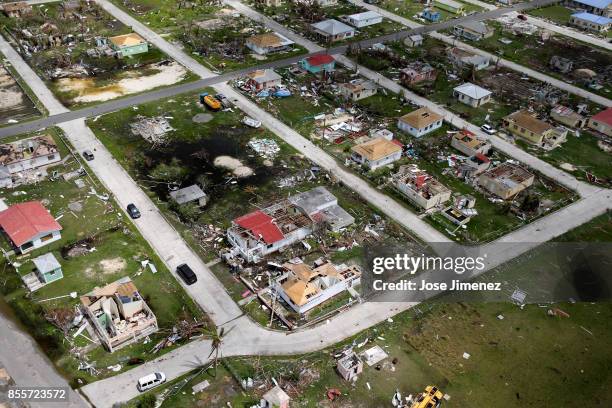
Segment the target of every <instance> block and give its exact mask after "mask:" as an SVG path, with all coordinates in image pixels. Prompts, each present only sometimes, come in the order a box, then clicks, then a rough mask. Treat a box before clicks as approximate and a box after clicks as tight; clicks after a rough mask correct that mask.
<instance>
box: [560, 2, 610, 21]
mask: <svg viewBox="0 0 612 408" xmlns="http://www.w3.org/2000/svg"><path fill="white" fill-rule="evenodd" d="M563 4H565V5H566V6H567V7H570V8H573V9H577V10H584V11H586V12H588V13H591V14H596V15H598V16H604V17H610V18H612V0H564V1H563Z"/></svg>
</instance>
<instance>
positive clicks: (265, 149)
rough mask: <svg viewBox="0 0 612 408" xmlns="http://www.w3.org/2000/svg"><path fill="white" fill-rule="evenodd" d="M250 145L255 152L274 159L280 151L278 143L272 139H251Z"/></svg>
mask: <svg viewBox="0 0 612 408" xmlns="http://www.w3.org/2000/svg"><path fill="white" fill-rule="evenodd" d="M248 145H249V147H250V148H251V149H253V150H254V151H255V153H257V154H258V155H260V156H261V157H264V158H266V159H274V158H275V157H276V155H277V154H278V152H280V147H278V143H276V141H275V140H272V139H251V140H250V141H249V143H248Z"/></svg>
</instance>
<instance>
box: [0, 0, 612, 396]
mask: <svg viewBox="0 0 612 408" xmlns="http://www.w3.org/2000/svg"><path fill="white" fill-rule="evenodd" d="M98 3H99V4H101V6H102V7H104V8H105V9H106V10H107V11H108V12H110V13H111V14H112V15H113V16H115V18H117V19H118V20H120V21H122V22H123V23H124V24H126V25H129V26H132V27H133V29H134V31H136V32H138V33H139V34H140V35H142V36H143V37H144V38H146V39H147V40H148V41H150V42H151V43H153V44H155V45H156V46H157V47H158V48H160V49H162V50H163V51H164V52H166V53H167V54H168V55H169V56H171V57H172V58H174V59H176V60H177V61H179V62H180V63H181V64H183V65H184V66H186V67H187V68H188V69H190V70H191V71H192V72H194V73H196V74H197V75H199V76H200V77H201V78H202V79H203V80H210V81H211V82H210V83H207V85H214V86H215V89H216V90H217V91H219V92H222V93H224V94H226V95H227V96H229V97H230V98H231V99H233V100H235V104H236V105H237V107H238V108H240V109H241V110H243V111H244V112H245V113H246V114H247V115H250V116H254V117H257V118H258V119H259V120H261V121H262V123H263V124H264V126H266V127H267V128H269V129H270V130H271V131H272V132H274V133H275V134H277V135H278V136H279V137H281V138H282V139H283V140H285V141H286V142H287V143H289V144H290V145H292V146H293V147H295V148H296V149H297V150H299V151H300V152H302V153H303V154H304V155H306V156H307V157H310V158H311V159H312V160H313V161H314V162H316V163H317V164H319V165H321V166H322V167H323V168H325V169H326V170H328V171H329V172H331V173H332V174H334V175H335V176H336V177H338V178H340V179H342V180H343V181H344V182H345V184H346V185H347V186H348V187H349V188H351V189H353V190H354V191H356V192H357V193H358V194H360V195H361V196H362V197H364V199H366V200H367V201H368V202H370V203H371V204H372V205H374V206H375V207H377V208H379V209H380V210H381V211H383V212H384V213H385V214H386V215H388V216H389V217H391V218H392V219H394V220H396V221H397V222H399V223H400V224H402V225H404V226H405V227H406V228H408V229H410V230H411V231H413V232H414V233H415V234H416V235H418V236H419V237H420V238H421V239H422V240H423V241H425V242H445V241H448V239H447V238H446V237H445V236H444V235H442V234H441V233H440V232H438V231H437V230H435V229H433V228H432V227H431V226H430V225H429V224H427V223H425V222H423V221H422V220H420V219H418V217H416V216H415V215H414V214H413V213H411V212H410V211H408V210H406V208H405V207H404V206H402V205H400V204H399V203H397V202H396V201H395V200H393V199H391V198H389V197H387V196H386V195H384V194H382V193H380V192H379V191H377V190H376V189H374V188H372V187H371V186H369V184H368V183H366V182H365V181H363V180H362V179H360V178H359V177H357V176H355V175H354V174H352V173H350V172H348V171H347V170H346V169H344V168H343V167H342V166H340V165H339V164H338V163H337V162H336V161H335V160H334V159H333V158H331V157H330V156H328V155H327V154H326V153H325V152H324V151H322V150H321V149H320V148H318V147H317V146H315V145H314V144H312V143H311V142H310V141H309V140H307V139H305V138H304V137H302V136H301V135H299V134H298V133H297V132H295V131H294V130H293V129H291V128H290V127H288V126H287V125H285V124H284V123H282V122H280V121H279V120H278V119H276V118H275V117H273V116H272V115H270V114H269V113H267V112H265V111H263V110H262V109H261V108H259V107H258V106H257V105H255V104H254V103H253V102H251V101H250V100H248V99H247V98H246V97H244V96H243V95H242V94H240V93H238V92H236V91H235V90H234V89H233V88H231V87H230V86H229V85H228V84H226V83H225V82H226V81H227V80H228V79H231V75H230V76H228V77H225V76H215V75H214V74H213V73H211V72H210V71H209V70H207V69H206V68H205V67H203V66H202V65H200V64H199V63H198V62H197V61H195V60H194V59H193V58H191V57H190V56H188V55H187V54H185V53H184V52H183V51H181V50H180V49H179V48H178V47H176V46H174V45H172V44H170V43H168V42H167V41H165V40H164V39H163V38H162V37H160V36H159V35H157V34H155V33H154V32H153V31H152V30H150V29H149V28H148V27H146V26H145V25H143V24H142V23H140V22H138V21H137V20H135V19H134V18H133V17H131V16H130V15H129V14H127V13H125V12H124V11H122V10H121V9H119V8H117V7H116V6H114V5H113V4H111V3H109V2H108V1H106V0H98ZM227 3H230V4H232V3H238V4H240V6H238V5H237V4H236V8H237V9H239V10H240V8H242V10H245V7H246V6H244V5H243V4H241V3H239V2H237V1H235V0H227ZM239 7H240V8H239ZM249 10H250V9H249ZM242 12H243V13H244V14H247V15H249V14H252V13H256V12H253V11H248V12H246V11H242ZM262 21H263V22H264V23H265V20H262ZM269 24H271V23H270V22H267V24H266V25H269ZM279 31H280V30H279ZM285 31H286V29H285ZM283 34H284V32H283ZM291 35H292V36H294V37H293V38H296V39H298V40H299V41H300V42H299V43H300V44H302V45H305V46H306V45H307V47H306V48H307V49H308V50H309V51H310V52H321V49H320V47H319V46H317V45H316V44H313V43H308V42H307V40H305V39H303V38H301V37H300V36H298V35H297V34H295V33H291ZM290 38H291V37H290ZM293 38H292V39H293ZM296 42H298V41H296ZM6 47H8V48H10V45H8V44H7V43H6V42H5V41H4V40H3V39H1V38H0V50H2V52H3V53H5V55H6V56H7V58H8V59H9V60H10V61H11V63H12V64H13V65H14V66H16V67H18V69H19V72H20V73H21V74H22V76H23V77H24V79H26V81H27V83H28V85H29V86H30V87H31V88H32V89H33V91H34V92H35V93H36V94H37V95H38V96H39V98H40V99H41V102H42V103H43V104H44V105H45V106H46V107H47V109H48V110H49V112H50V114H51V115H52V116H51V117H53V115H68V114H70V113H71V112H69V111H68V110H67V109H66V108H65V107H63V106H62V105H61V104H60V103H59V102H58V101H57V100H56V99H55V97H54V96H53V94H52V93H51V92H50V91H49V90H48V89H47V87H46V85H45V84H44V82H43V81H42V80H41V79H40V78H38V76H36V74H35V73H34V71H33V70H32V69H31V68H30V67H29V66H28V65H27V64H26V63H25V62H24V61H23V60H22V59H21V57H20V56H19V54H17V53H16V52H14V50H13V51H12V52H11V50H12V49H10V50H9V49H7V48H6ZM343 49H344V48H342V49H339V50H337V52H335V53H338V52H340V51H342V50H343ZM299 58H302V57H299ZM338 58H339V60H340V62H341V63H344V64H346V65H349V64H353V63H352V62H351V61H350V60H348V59H347V58H346V57H344V56H338ZM279 66H280V65H279ZM252 69H253V68H251V69H250V70H252ZM360 71H361V72H362V73H363V74H364V75H366V76H367V77H370V78H377V80H378V82H379V83H380V84H381V85H382V86H385V87H386V88H388V89H390V90H393V89H396V91H399V90H401V89H400V88H397V87H399V85H397V84H396V83H394V82H392V81H390V80H388V79H386V78H384V77H376V75H378V74H377V73H373V72H371V71H368V70H366V69H365V68H363V67H360ZM225 78H227V79H225ZM201 83H202V82H200V83H198V85H200V86H199V87H195V85H189V84H186V86H185V88H184V89H190V90H195V89H198V88H201V86H202V85H201ZM194 84H195V83H194ZM187 85H189V86H187ZM190 87H194V88H193V89H192V88H190ZM156 92H158V93H156V94H155V95H156V96H157V97H158V98H162V97H164V96H163V95H164V94H163V90H160V91H156ZM151 94H152V93H148V94H147V95H151ZM174 94H176V93H174ZM170 95H172V94H170ZM411 98H414V100H415V102H417V103H419V104H423V105H425V104H431V102H429V101H427V100H426V99H417V98H418V97H417V96H416V95H412V96H411ZM125 100H128V98H124V99H122V100H119V101H117V102H121V101H125ZM135 100H136V99H129V101H130V102H131V104H134V103H141V102H134V101H135ZM144 101H146V99H143V102H144ZM123 103H125V102H123ZM102 105H109V103H107V104H102ZM119 106H120V105H116V106H114V109H112V110H116V109H120V107H119ZM127 106H130V105H127ZM432 106H433V105H432ZM433 107H434V108H435V109H436V110H438V111H441V112H442V113H443V114H444V115H445V118H446V119H447V120H449V121H451V122H452V123H454V124H457V125H458V126H461V124H464V125H465V126H468V127H470V126H471V128H470V129H472V128H474V126H473V125H470V124H468V123H467V122H466V123H462V122H459V120H460V118H455V117H452V116H448V115H452V114H450V112H446V111H444V110H441V108H440V107H437V106H433ZM108 109H110V107H109V108H108ZM110 111H111V110H99V111H98V113H94V111H88V113H87V114H84V113H85V112H80V113H79V114H77V115H75V116H74V117H70V116H65V118H66V119H67V120H62V121H60V122H58V123H59V124H60V127H61V128H62V129H63V130H64V132H65V134H66V136H67V138H68V139H69V140H70V142H71V143H72V144H73V145H74V147H75V148H76V149H77V151H82V150H84V149H91V150H95V151H96V160H94V161H93V162H90V166H91V169H92V170H93V172H94V173H95V174H96V175H97V176H98V178H99V179H100V180H101V181H102V182H103V183H104V184H105V186H106V187H107V188H108V189H109V191H111V192H112V193H113V195H114V197H115V199H116V200H117V202H118V203H119V204H120V205H121V206H122V207H125V205H126V204H127V203H128V202H135V203H136V204H137V206H138V207H139V208H140V209H141V211H142V213H143V217H142V218H141V219H140V220H136V222H135V223H136V226H137V227H138V229H139V230H140V232H141V233H142V235H143V236H144V237H145V238H146V239H147V240H148V242H149V243H150V244H151V246H152V247H153V248H154V250H155V251H156V252H157V253H158V254H159V256H160V257H161V259H163V260H164V262H165V263H166V264H167V265H168V267H169V268H170V269H171V270H174V267H175V266H176V265H177V264H178V263H179V262H184V261H185V260H187V261H188V263H190V265H192V267H193V269H194V270H195V271H196V273H197V274H198V277H199V284H198V285H197V286H193V287H186V290H187V291H188V293H189V294H190V296H192V297H193V298H194V300H195V301H196V302H197V303H198V304H199V305H200V306H201V307H202V308H203V309H204V310H205V311H206V312H207V313H208V314H209V315H210V317H211V319H212V320H213V321H214V322H215V324H217V326H224V327H227V328H228V334H227V335H226V336H225V338H224V340H223V344H222V347H221V353H222V355H223V356H233V355H282V354H299V353H305V352H309V351H315V350H319V349H321V348H324V347H327V346H330V345H333V344H334V343H336V342H338V341H341V340H342V339H344V338H347V337H350V336H352V335H354V334H357V333H359V332H360V331H362V330H364V329H366V328H368V327H371V326H373V325H375V324H377V323H379V322H381V321H384V320H385V319H387V318H388V317H391V316H393V315H395V314H397V313H399V312H401V311H404V310H407V309H409V308H410V307H412V306H414V303H376V302H367V303H362V304H358V305H356V306H355V307H353V308H351V309H349V310H348V311H346V312H344V313H343V314H342V315H341V316H339V317H336V318H333V319H332V320H331V322H330V323H329V324H323V325H320V326H316V327H313V328H309V329H305V330H301V331H297V332H295V333H292V334H287V333H281V332H277V331H272V330H268V329H266V328H264V327H261V326H259V325H257V324H256V323H254V322H253V321H252V320H250V319H249V318H248V317H246V316H244V315H243V314H242V312H241V310H240V309H239V308H238V306H237V305H236V304H235V303H234V302H233V301H232V299H231V298H230V297H229V295H228V294H227V292H225V289H224V288H223V286H222V285H221V283H220V282H219V281H218V280H217V279H216V278H215V277H214V275H213V274H212V272H211V271H210V270H209V269H208V268H207V267H206V265H205V264H204V263H203V262H202V261H201V260H200V259H199V257H197V255H195V254H194V252H193V251H192V250H191V249H190V248H189V247H188V245H187V244H186V243H185V242H184V241H183V240H182V238H181V237H180V235H179V234H178V232H176V231H175V230H174V229H173V228H172V227H171V226H170V225H169V224H168V222H167V221H166V220H165V218H164V217H163V215H162V214H161V213H160V212H159V210H158V209H157V207H156V206H155V204H154V203H153V202H152V201H151V200H150V198H149V197H148V196H147V195H146V194H145V193H144V192H143V191H142V190H141V189H140V187H139V186H138V185H137V183H135V182H134V180H133V179H131V177H130V176H129V174H128V173H127V172H126V171H125V170H124V169H123V168H122V167H121V165H120V164H119V163H118V162H116V161H115V159H114V158H113V157H112V155H111V154H110V153H109V152H108V150H106V148H105V147H104V146H103V145H102V144H101V143H100V141H99V140H98V139H97V138H96V137H95V135H94V134H93V132H92V131H91V130H90V129H89V128H88V127H87V126H86V124H85V121H84V117H86V116H95V115H97V114H101V113H106V112H110ZM77 112H79V111H77ZM47 126H48V125H47ZM40 127H42V126H40ZM475 130H477V129H475ZM18 133H20V132H18ZM0 134H1V133H0ZM13 134H15V133H13ZM492 142H494V144H495V147H497V148H499V149H500V150H503V151H505V152H506V153H508V154H510V155H511V156H512V157H515V158H516V159H518V160H521V161H523V162H525V163H526V164H528V165H529V166H531V167H534V168H536V169H537V170H538V171H540V172H542V173H544V174H546V175H547V176H549V177H552V178H554V179H555V180H557V181H559V182H560V183H562V184H564V185H566V186H568V187H570V188H572V189H574V190H576V191H577V192H578V193H579V194H580V196H581V198H580V199H579V200H578V201H577V202H575V203H573V204H571V205H569V206H567V207H565V208H563V209H561V210H559V211H557V212H555V213H553V214H550V215H549V216H547V217H544V218H541V219H539V220H537V221H535V222H533V223H531V224H529V225H526V226H524V227H522V228H520V229H518V230H516V231H513V232H512V233H510V234H508V235H506V236H505V237H503V238H501V239H499V240H497V241H496V243H500V242H504V243H508V244H509V246H508V249H507V250H506V251H504V252H503V253H495V254H493V256H491V257H490V258H489V259H488V269H490V268H492V267H495V266H497V265H500V264H502V263H504V262H506V261H508V260H510V259H513V258H514V257H516V256H518V255H520V254H522V253H524V252H525V251H528V250H530V249H532V248H534V247H536V246H538V245H539V244H540V243H542V242H545V241H548V240H550V239H552V238H554V237H556V236H558V235H561V234H562V233H564V232H566V231H568V230H570V229H572V228H574V227H576V226H579V225H581V224H583V223H584V222H587V221H589V220H590V219H592V218H593V217H595V216H597V215H599V214H602V213H604V212H605V211H606V209H608V208H610V206H611V202H612V200H611V194H612V193H611V192H610V191H609V190H604V189H600V188H597V187H594V186H591V185H588V184H586V183H583V182H580V181H578V180H576V179H575V178H573V177H572V176H571V175H569V174H567V173H565V172H563V171H561V170H558V169H556V168H554V167H553V166H551V165H549V164H547V163H545V162H543V161H541V160H539V159H537V158H535V157H533V156H531V155H529V154H528V153H526V152H524V151H523V150H520V149H518V148H517V147H515V146H514V145H511V144H509V143H507V142H504V141H503V140H501V139H499V140H496V139H492ZM490 245H493V244H488V245H483V246H482V247H480V248H479V249H478V250H480V251H483V252H486V251H487V250H488V249H490V248H491V246H490ZM179 281H180V280H179ZM211 347H212V345H211V342H210V341H208V340H196V341H193V342H191V343H189V344H187V345H185V346H182V347H180V348H178V349H176V350H174V351H172V352H170V353H168V354H165V355H164V356H162V357H160V358H158V359H156V360H153V361H152V362H149V363H147V364H145V365H143V366H140V367H137V368H134V369H131V370H129V371H127V372H124V373H121V374H119V375H117V376H115V377H112V378H109V379H106V380H101V381H97V382H94V383H92V384H89V385H87V386H85V387H83V388H82V389H81V391H82V392H83V393H84V394H85V395H86V396H87V397H88V398H89V400H90V401H91V402H93V403H95V405H96V406H99V407H110V406H112V405H113V403H115V402H120V401H125V400H128V399H130V398H133V397H135V396H137V394H138V393H137V390H136V388H135V387H134V384H135V382H136V380H137V378H139V377H140V376H142V375H144V374H148V373H149V372H151V371H155V370H161V371H164V372H165V373H166V375H167V376H168V378H176V377H178V376H180V375H182V374H185V373H187V372H189V371H191V370H192V369H194V368H196V367H198V366H201V365H203V364H205V363H206V361H207V359H208V355H209V354H210V351H211Z"/></svg>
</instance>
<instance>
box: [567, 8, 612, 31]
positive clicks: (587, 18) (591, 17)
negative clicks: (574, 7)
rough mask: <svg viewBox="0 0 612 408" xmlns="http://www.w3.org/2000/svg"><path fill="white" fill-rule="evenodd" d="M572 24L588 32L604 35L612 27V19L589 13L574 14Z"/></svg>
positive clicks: (571, 19) (571, 18)
mask: <svg viewBox="0 0 612 408" xmlns="http://www.w3.org/2000/svg"><path fill="white" fill-rule="evenodd" d="M569 22H570V24H572V25H574V26H576V27H579V28H581V29H583V30H587V31H595V32H598V33H602V32H605V31H608V30H609V29H610V26H611V25H612V18H608V17H604V16H598V15H596V14H591V13H587V12H580V13H575V14H572V15H571V17H570V21H569Z"/></svg>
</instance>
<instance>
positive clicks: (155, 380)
mask: <svg viewBox="0 0 612 408" xmlns="http://www.w3.org/2000/svg"><path fill="white" fill-rule="evenodd" d="M165 382H166V374H164V373H153V374H149V375H145V376H144V377H142V378H141V379H139V380H138V385H137V386H136V387H137V388H138V391H140V392H145V391H146V390H150V389H151V388H154V387H157V386H158V385H161V384H163V383H165Z"/></svg>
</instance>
